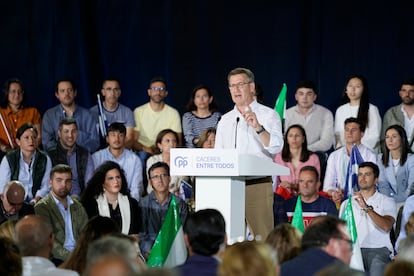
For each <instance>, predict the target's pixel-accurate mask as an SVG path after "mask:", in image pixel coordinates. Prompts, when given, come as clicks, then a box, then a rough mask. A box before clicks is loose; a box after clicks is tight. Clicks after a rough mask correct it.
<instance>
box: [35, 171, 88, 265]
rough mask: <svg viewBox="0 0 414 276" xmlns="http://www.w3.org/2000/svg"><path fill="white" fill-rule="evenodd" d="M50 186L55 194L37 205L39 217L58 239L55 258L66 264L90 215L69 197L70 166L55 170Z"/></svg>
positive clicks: (51, 174) (70, 182)
mask: <svg viewBox="0 0 414 276" xmlns="http://www.w3.org/2000/svg"><path fill="white" fill-rule="evenodd" d="M49 185H50V188H51V190H50V192H49V194H48V195H47V196H45V197H44V198H42V199H41V200H40V201H39V202H38V203H37V204H36V205H35V213H36V215H38V216H40V217H42V218H43V219H44V220H45V221H46V222H47V223H49V224H50V225H51V226H52V228H53V233H54V235H55V243H54V244H53V249H52V256H53V257H54V258H55V259H59V260H62V261H64V260H66V258H67V257H68V256H69V254H70V253H71V251H72V250H73V249H74V248H75V245H76V240H77V239H78V237H79V234H80V232H81V230H82V228H83V226H84V225H85V224H86V222H87V221H88V215H87V214H86V211H85V209H84V208H83V206H82V204H81V203H80V202H79V201H77V200H76V199H72V198H71V197H70V196H69V194H70V191H71V189H72V170H71V168H70V167H69V166H68V165H63V164H59V165H56V166H54V167H53V168H52V170H51V172H50V180H49Z"/></svg>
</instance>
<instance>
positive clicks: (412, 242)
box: [398, 234, 414, 262]
mask: <svg viewBox="0 0 414 276" xmlns="http://www.w3.org/2000/svg"><path fill="white" fill-rule="evenodd" d="M398 260H406V261H410V262H414V234H411V235H408V236H407V237H406V238H405V239H402V240H401V241H400V244H399V245H398Z"/></svg>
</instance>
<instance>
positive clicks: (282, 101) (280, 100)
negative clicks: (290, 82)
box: [275, 83, 287, 123]
mask: <svg viewBox="0 0 414 276" xmlns="http://www.w3.org/2000/svg"><path fill="white" fill-rule="evenodd" d="M286 94H287V86H286V83H283V86H282V89H281V90H280V93H279V96H278V97H277V100H276V103H275V111H276V112H277V113H278V114H279V117H280V120H281V121H282V123H283V120H284V119H285V112H286Z"/></svg>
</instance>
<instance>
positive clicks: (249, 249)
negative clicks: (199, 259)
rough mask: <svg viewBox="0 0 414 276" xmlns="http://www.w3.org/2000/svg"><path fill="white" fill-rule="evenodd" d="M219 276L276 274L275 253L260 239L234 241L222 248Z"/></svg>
mask: <svg viewBox="0 0 414 276" xmlns="http://www.w3.org/2000/svg"><path fill="white" fill-rule="evenodd" d="M218 275H219V276H277V275H279V264H278V261H277V253H276V251H275V250H273V249H272V248H271V247H270V246H269V245H268V244H266V243H264V242H260V241H243V242H238V243H235V244H233V245H231V246H229V247H228V248H226V249H225V250H224V253H223V255H222V262H221V264H220V266H219V268H218Z"/></svg>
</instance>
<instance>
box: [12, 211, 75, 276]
mask: <svg viewBox="0 0 414 276" xmlns="http://www.w3.org/2000/svg"><path fill="white" fill-rule="evenodd" d="M15 241H16V243H17V245H18V247H19V250H20V253H21V254H22V256H23V275H32V276H35V275H79V274H78V273H77V272H75V271H72V270H67V269H60V268H56V266H55V265H54V264H53V263H52V262H51V261H50V260H49V256H50V253H51V251H52V248H53V243H54V241H55V235H54V234H53V232H52V227H51V226H50V225H49V224H47V223H46V222H45V221H44V220H43V219H42V218H41V217H38V216H34V215H29V216H25V217H24V218H22V219H21V220H20V221H19V222H17V224H16V228H15Z"/></svg>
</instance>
